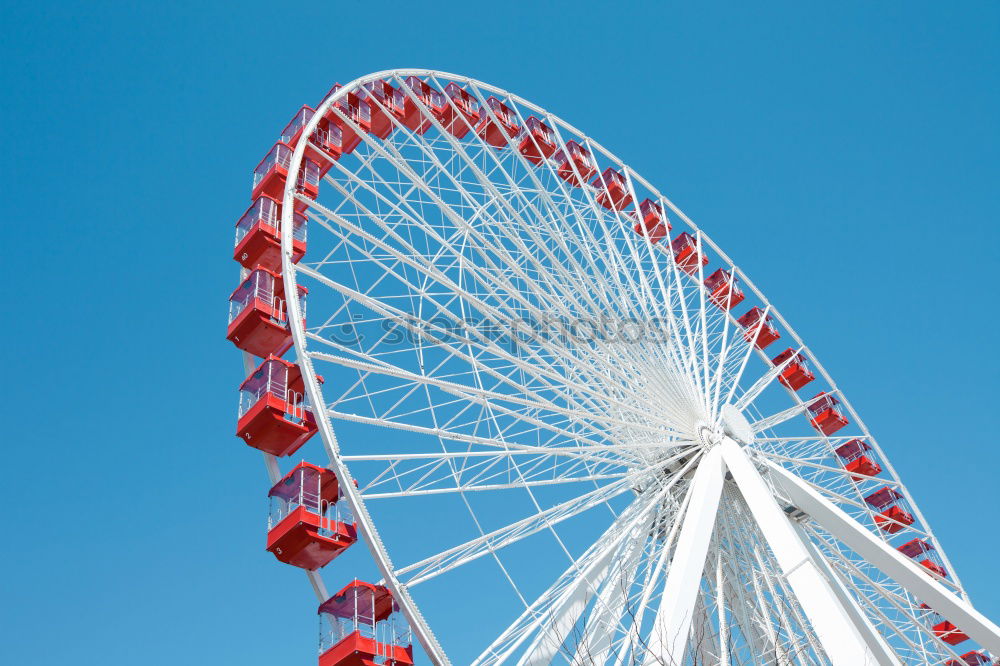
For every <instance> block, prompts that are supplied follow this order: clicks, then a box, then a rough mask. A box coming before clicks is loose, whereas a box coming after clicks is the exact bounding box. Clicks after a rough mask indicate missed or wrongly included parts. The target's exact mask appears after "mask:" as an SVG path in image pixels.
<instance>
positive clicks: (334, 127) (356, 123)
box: [318, 83, 372, 159]
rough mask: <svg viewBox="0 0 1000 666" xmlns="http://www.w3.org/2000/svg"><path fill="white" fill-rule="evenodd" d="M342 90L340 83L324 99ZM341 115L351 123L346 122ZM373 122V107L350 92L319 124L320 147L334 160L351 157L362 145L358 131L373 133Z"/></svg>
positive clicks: (331, 108) (329, 110)
mask: <svg viewBox="0 0 1000 666" xmlns="http://www.w3.org/2000/svg"><path fill="white" fill-rule="evenodd" d="M341 88H343V86H342V85H340V84H339V83H337V84H334V86H333V87H332V88H330V92H328V93H327V94H326V97H324V99H327V98H329V97H330V96H331V95H333V94H335V93H337V92H339V91H340V90H341ZM338 112H339V113H338ZM341 114H343V116H345V117H346V118H347V120H349V121H350V122H347V120H344V118H343V117H341ZM371 120H372V117H371V107H370V106H369V105H368V102H365V101H364V100H362V99H361V97H359V96H358V94H357V93H354V92H349V93H347V95H345V96H344V97H342V98H341V99H339V100H337V102H336V103H335V104H333V106H331V107H330V108H329V109H328V110H327V112H326V114H324V116H323V119H322V120H321V121H320V122H319V130H320V131H319V133H318V134H319V142H320V145H322V146H323V148H324V150H325V151H326V152H327V153H329V154H330V155H331V156H332V157H333V158H334V159H337V158H338V157H340V156H341V155H350V154H351V153H353V152H354V149H355V148H357V147H358V145H359V144H360V143H361V135H360V134H358V129H360V130H361V131H362V132H369V131H371ZM352 123H353V124H352Z"/></svg>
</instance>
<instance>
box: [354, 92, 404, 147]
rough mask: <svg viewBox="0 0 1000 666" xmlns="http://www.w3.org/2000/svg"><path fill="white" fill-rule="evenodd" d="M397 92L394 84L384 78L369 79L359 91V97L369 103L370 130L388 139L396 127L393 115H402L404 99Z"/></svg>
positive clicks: (381, 137)
mask: <svg viewBox="0 0 1000 666" xmlns="http://www.w3.org/2000/svg"><path fill="white" fill-rule="evenodd" d="M396 92H397V91H396V89H395V88H394V87H393V86H392V84H390V83H389V82H388V81H385V80H384V79H379V80H378V81H369V82H368V83H366V84H364V85H363V86H362V87H361V90H359V91H358V97H359V98H360V100H361V101H362V102H364V103H365V104H367V105H368V109H369V112H370V114H371V118H370V120H369V131H370V132H371V133H372V135H374V136H377V137H378V138H380V139H387V138H388V137H389V135H390V134H392V130H393V129H394V128H395V125H394V124H393V122H392V119H393V117H395V118H400V117H402V114H403V108H402V105H401V102H402V100H401V99H400V98H399V97H397V96H396Z"/></svg>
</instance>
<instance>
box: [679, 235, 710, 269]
mask: <svg viewBox="0 0 1000 666" xmlns="http://www.w3.org/2000/svg"><path fill="white" fill-rule="evenodd" d="M670 249H671V250H672V251H673V253H674V261H675V262H676V263H677V268H679V269H681V270H682V271H684V272H685V273H687V274H688V275H694V274H695V273H697V272H698V265H699V264H698V261H699V249H698V242H697V241H696V240H695V238H694V236H692V235H691V234H689V233H688V232H686V231H683V232H681V233H679V234H677V237H676V238H674V240H673V241H671V243H670ZM700 257H701V265H702V266H704V265H705V264H707V263H708V257H707V256H705V254H704V252H702V253H701V254H700Z"/></svg>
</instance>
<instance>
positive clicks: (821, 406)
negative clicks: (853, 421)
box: [807, 391, 850, 435]
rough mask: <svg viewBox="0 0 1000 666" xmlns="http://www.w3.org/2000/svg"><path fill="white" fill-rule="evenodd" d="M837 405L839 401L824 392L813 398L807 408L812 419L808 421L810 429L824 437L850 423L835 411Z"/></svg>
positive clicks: (838, 411)
mask: <svg viewBox="0 0 1000 666" xmlns="http://www.w3.org/2000/svg"><path fill="white" fill-rule="evenodd" d="M838 404H840V401H839V400H837V399H836V398H835V397H833V396H832V395H830V394H829V393H827V392H825V391H823V392H820V393H817V394H816V395H815V396H813V399H812V401H810V403H809V406H808V408H807V409H808V410H809V413H810V414H812V418H811V419H809V423H811V424H812V427H813V428H816V430H819V431H820V432H821V433H823V434H824V435H832V434H833V433H835V432H837V431H838V430H840V429H841V428H843V427H844V426H846V425H847V424H848V423H850V421H848V420H847V417H845V416H844V415H843V414H841V413H840V410H838V409H837V405H838Z"/></svg>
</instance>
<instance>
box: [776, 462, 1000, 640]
mask: <svg viewBox="0 0 1000 666" xmlns="http://www.w3.org/2000/svg"><path fill="white" fill-rule="evenodd" d="M765 464H767V465H768V466H769V467H770V469H771V476H772V478H773V479H774V480H775V481H776V482H777V483H778V484H779V486H780V488H781V489H782V490H783V491H784V492H785V494H786V495H788V498H789V499H790V500H791V501H792V502H794V503H795V505H796V506H798V507H799V508H800V509H802V510H803V511H805V512H806V513H808V514H809V517H810V518H811V519H812V520H814V521H816V523H818V524H819V525H821V526H822V527H823V529H825V530H826V531H827V532H829V533H830V534H832V535H833V536H834V537H836V538H837V539H839V540H840V541H841V542H842V543H844V544H845V545H847V546H848V547H849V548H850V549H851V550H853V551H854V552H855V553H857V554H858V555H860V556H861V557H863V558H865V559H866V560H867V561H868V562H869V563H870V564H872V565H873V566H875V567H877V568H878V569H879V570H880V571H881V572H882V573H884V574H885V575H887V576H889V577H890V578H892V579H893V580H895V581H896V582H897V583H899V584H900V585H902V586H903V587H905V588H906V589H907V590H908V591H909V592H910V593H911V594H913V595H914V596H915V597H916V598H917V599H920V600H921V601H922V602H923V603H925V604H927V605H928V606H930V607H931V608H933V609H934V610H935V611H937V612H938V613H939V614H941V615H942V616H944V617H945V618H947V619H948V621H950V622H952V623H954V624H955V626H956V627H958V628H959V629H961V630H962V631H963V632H964V633H966V634H967V635H968V636H969V637H970V638H971V639H972V640H974V641H976V642H977V643H979V645H980V646H982V647H984V648H987V649H988V650H989V651H990V652H992V653H994V654H1000V627H997V625H995V624H994V623H993V622H991V621H990V620H989V619H988V618H986V617H985V616H984V615H983V614H982V613H980V612H979V611H977V610H976V609H975V608H973V607H972V606H971V605H969V603H968V602H966V601H964V600H963V599H960V598H959V597H958V596H956V595H955V594H953V593H952V592H950V591H948V590H947V589H945V587H944V586H942V585H941V584H940V583H938V582H937V581H935V580H933V579H932V578H931V577H930V576H929V575H927V573H926V572H925V571H924V570H923V567H921V566H920V565H918V564H917V563H916V562H914V561H913V560H910V559H909V558H907V557H906V556H904V555H903V554H902V553H900V552H899V551H897V550H896V549H895V548H893V547H892V546H890V545H888V544H887V543H885V542H884V541H882V540H881V539H879V538H878V537H876V536H875V535H874V534H872V533H871V532H869V531H868V530H867V529H865V528H864V527H862V526H861V525H859V524H858V523H857V521H855V520H854V519H853V518H851V517H850V516H849V515H847V514H846V513H844V511H843V510H841V509H840V508H839V507H837V506H836V505H835V504H833V503H832V502H830V501H829V500H827V499H826V498H825V497H823V496H822V495H820V494H819V493H818V492H816V491H815V490H814V489H813V488H811V487H809V486H808V485H807V484H806V483H804V482H802V481H801V480H800V479H798V478H797V477H796V476H794V475H793V474H791V473H790V472H788V471H786V470H785V469H783V468H782V467H780V466H779V465H776V464H774V463H771V462H769V461H765Z"/></svg>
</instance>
